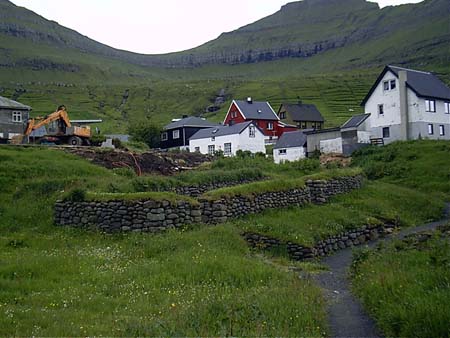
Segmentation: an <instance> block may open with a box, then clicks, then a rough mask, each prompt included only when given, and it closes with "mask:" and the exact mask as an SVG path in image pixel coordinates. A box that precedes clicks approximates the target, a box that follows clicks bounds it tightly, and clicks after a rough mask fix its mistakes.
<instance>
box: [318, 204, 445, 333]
mask: <svg viewBox="0 0 450 338" xmlns="http://www.w3.org/2000/svg"><path fill="white" fill-rule="evenodd" d="M449 215H450V204H447V206H446V209H445V219H444V220H442V221H438V222H434V223H430V224H426V225H423V226H419V227H416V228H408V229H405V230H403V231H400V232H399V233H398V234H396V235H393V236H390V237H389V238H385V239H380V240H378V241H375V242H372V243H370V244H369V246H371V247H372V246H374V245H376V244H377V243H379V242H380V241H391V240H393V239H402V238H404V237H405V236H407V235H410V234H413V233H418V232H422V231H426V230H432V229H435V228H437V227H438V226H440V225H444V224H446V223H447V222H448V219H449ZM322 263H323V264H324V265H326V266H327V267H328V268H329V271H326V272H324V273H320V274H318V275H316V276H314V277H313V278H314V279H315V280H316V281H317V283H318V284H319V285H320V286H321V287H322V288H323V289H324V293H325V297H326V299H328V301H329V303H330V307H329V310H328V321H329V326H330V332H331V337H382V335H381V333H380V332H379V331H378V330H377V328H376V325H375V322H374V321H373V320H372V319H371V318H370V317H369V316H368V315H367V314H366V312H365V311H364V309H363V308H362V305H361V303H360V302H359V300H358V299H357V298H356V297H354V296H353V295H352V294H351V291H350V281H349V279H348V268H349V267H350V265H351V263H352V249H351V248H348V249H345V250H342V251H339V252H337V253H336V254H335V255H333V256H330V257H326V258H324V259H323V260H322Z"/></svg>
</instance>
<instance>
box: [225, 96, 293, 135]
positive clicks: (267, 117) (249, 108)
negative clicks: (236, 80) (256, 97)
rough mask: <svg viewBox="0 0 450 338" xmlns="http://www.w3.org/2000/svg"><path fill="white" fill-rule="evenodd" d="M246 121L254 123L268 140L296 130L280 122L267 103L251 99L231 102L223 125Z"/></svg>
mask: <svg viewBox="0 0 450 338" xmlns="http://www.w3.org/2000/svg"><path fill="white" fill-rule="evenodd" d="M247 121H254V122H255V124H256V125H257V126H258V127H259V128H260V129H261V130H262V131H263V132H264V135H266V137H267V139H269V140H276V139H278V138H279V137H280V136H281V135H283V133H285V132H288V131H296V130H297V128H296V127H295V126H291V125H288V124H285V123H283V122H281V121H280V118H279V117H278V115H277V114H276V113H275V111H274V110H273V108H272V107H271V106H270V104H269V102H258V101H253V100H252V98H251V97H249V98H248V99H247V101H241V100H233V102H232V103H231V106H230V109H229V110H228V113H227V116H226V117H225V121H224V125H233V124H238V123H243V122H247Z"/></svg>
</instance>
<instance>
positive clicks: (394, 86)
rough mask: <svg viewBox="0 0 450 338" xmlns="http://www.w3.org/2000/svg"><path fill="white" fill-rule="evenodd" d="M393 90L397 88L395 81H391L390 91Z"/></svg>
mask: <svg viewBox="0 0 450 338" xmlns="http://www.w3.org/2000/svg"><path fill="white" fill-rule="evenodd" d="M395 88H397V81H395V80H391V90H394V89H395Z"/></svg>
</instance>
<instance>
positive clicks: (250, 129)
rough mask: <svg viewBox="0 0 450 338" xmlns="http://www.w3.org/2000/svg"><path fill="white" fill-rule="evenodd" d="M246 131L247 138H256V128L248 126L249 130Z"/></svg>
mask: <svg viewBox="0 0 450 338" xmlns="http://www.w3.org/2000/svg"><path fill="white" fill-rule="evenodd" d="M248 130H249V136H250V137H251V138H255V137H256V127H255V126H250V128H248Z"/></svg>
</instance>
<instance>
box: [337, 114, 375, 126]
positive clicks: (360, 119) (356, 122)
mask: <svg viewBox="0 0 450 338" xmlns="http://www.w3.org/2000/svg"><path fill="white" fill-rule="evenodd" d="M369 116H370V114H361V115H355V116H352V117H351V118H350V120H348V121H347V122H345V123H344V125H343V126H342V127H341V128H342V129H348V128H358V127H359V126H360V125H361V124H363V123H364V121H365V120H367V119H368V118H369Z"/></svg>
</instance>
